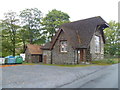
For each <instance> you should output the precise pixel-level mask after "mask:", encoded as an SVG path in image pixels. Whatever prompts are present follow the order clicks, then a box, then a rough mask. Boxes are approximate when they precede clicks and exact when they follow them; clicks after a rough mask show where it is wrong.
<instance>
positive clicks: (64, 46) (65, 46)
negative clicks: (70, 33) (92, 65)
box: [60, 41, 67, 52]
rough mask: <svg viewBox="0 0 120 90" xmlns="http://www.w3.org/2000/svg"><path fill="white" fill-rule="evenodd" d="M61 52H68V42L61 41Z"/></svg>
mask: <svg viewBox="0 0 120 90" xmlns="http://www.w3.org/2000/svg"><path fill="white" fill-rule="evenodd" d="M60 52H67V41H60Z"/></svg>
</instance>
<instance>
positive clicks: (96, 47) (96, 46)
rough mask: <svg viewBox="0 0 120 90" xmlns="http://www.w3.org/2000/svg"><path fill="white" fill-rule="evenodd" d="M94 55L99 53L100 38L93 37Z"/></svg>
mask: <svg viewBox="0 0 120 90" xmlns="http://www.w3.org/2000/svg"><path fill="white" fill-rule="evenodd" d="M95 53H100V37H99V36H95Z"/></svg>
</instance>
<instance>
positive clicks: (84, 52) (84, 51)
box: [83, 49, 86, 62]
mask: <svg viewBox="0 0 120 90" xmlns="http://www.w3.org/2000/svg"><path fill="white" fill-rule="evenodd" d="M83 54H84V55H83V56H84V62H86V49H84V50H83Z"/></svg>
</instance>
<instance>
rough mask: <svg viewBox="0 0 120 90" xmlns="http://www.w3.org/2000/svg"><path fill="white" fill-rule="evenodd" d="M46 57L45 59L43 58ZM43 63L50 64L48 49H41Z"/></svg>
mask: <svg viewBox="0 0 120 90" xmlns="http://www.w3.org/2000/svg"><path fill="white" fill-rule="evenodd" d="M45 57H46V60H45ZM43 63H45V64H51V51H50V50H43Z"/></svg>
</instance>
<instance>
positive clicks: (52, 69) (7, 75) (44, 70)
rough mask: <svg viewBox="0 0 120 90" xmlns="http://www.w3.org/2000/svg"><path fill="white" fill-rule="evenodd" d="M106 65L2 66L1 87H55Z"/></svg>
mask: <svg viewBox="0 0 120 90" xmlns="http://www.w3.org/2000/svg"><path fill="white" fill-rule="evenodd" d="M106 67H107V66H88V67H60V66H48V65H21V66H11V67H4V68H2V87H3V88H56V87H60V86H62V85H65V84H68V83H71V82H74V81H75V80H77V79H81V78H84V77H86V76H87V75H89V74H92V73H94V72H97V71H99V70H101V69H103V68H106Z"/></svg>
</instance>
